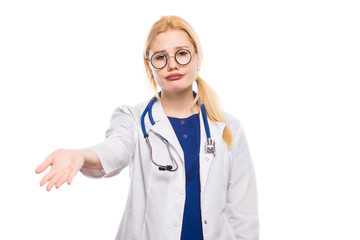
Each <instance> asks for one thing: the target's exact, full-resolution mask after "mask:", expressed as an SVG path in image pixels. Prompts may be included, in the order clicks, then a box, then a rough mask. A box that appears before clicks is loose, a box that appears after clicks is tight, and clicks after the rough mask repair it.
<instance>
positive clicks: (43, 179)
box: [40, 170, 56, 186]
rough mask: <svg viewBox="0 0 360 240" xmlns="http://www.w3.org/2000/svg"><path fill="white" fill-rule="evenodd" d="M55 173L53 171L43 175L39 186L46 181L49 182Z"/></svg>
mask: <svg viewBox="0 0 360 240" xmlns="http://www.w3.org/2000/svg"><path fill="white" fill-rule="evenodd" d="M55 173H56V172H55V171H53V170H50V172H48V173H47V174H45V176H44V177H43V178H42V179H41V181H40V186H43V185H44V184H45V183H46V182H47V181H49V179H51V178H52V177H53V176H54V175H55Z"/></svg>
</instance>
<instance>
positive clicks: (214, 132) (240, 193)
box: [36, 16, 259, 240]
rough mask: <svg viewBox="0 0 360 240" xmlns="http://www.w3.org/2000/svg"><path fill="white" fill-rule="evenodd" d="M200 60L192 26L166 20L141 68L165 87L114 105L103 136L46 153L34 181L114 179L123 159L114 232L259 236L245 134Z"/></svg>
mask: <svg viewBox="0 0 360 240" xmlns="http://www.w3.org/2000/svg"><path fill="white" fill-rule="evenodd" d="M201 59H202V51H201V47H200V42H199V39H198V37H197V35H196V33H195V31H194V30H193V28H192V27H191V26H190V25H189V24H188V23H187V22H186V21H184V20H183V19H181V18H179V17H176V16H169V17H162V18H161V19H160V20H159V21H157V22H156V23H155V24H154V25H153V26H152V28H151V30H150V32H149V34H148V37H147V41H146V44H145V49H144V63H145V68H146V72H147V75H148V77H149V80H150V82H151V85H152V87H153V88H154V90H155V91H157V87H158V86H159V87H160V88H161V92H160V93H158V94H156V96H155V97H154V98H153V99H152V100H151V101H150V102H146V103H141V104H139V105H137V106H135V107H130V106H125V105H123V106H120V107H118V108H117V109H116V110H115V112H114V114H113V116H112V119H111V124H110V128H109V129H108V130H107V132H106V140H105V141H104V142H102V143H99V144H97V145H94V146H92V147H90V148H88V149H80V150H64V149H61V150H57V151H55V152H53V153H51V154H50V155H49V156H48V157H47V158H46V159H45V161H44V162H43V163H42V164H41V165H40V166H39V167H38V168H37V169H36V172H37V173H41V172H43V171H44V170H45V169H46V168H48V167H49V166H51V170H50V171H49V173H47V174H46V175H45V176H44V177H43V179H42V180H41V182H40V185H41V186H42V185H44V184H45V183H46V182H48V185H47V190H48V191H50V190H51V188H52V187H53V186H54V185H55V186H56V188H59V187H60V186H61V185H62V184H63V183H64V182H66V181H67V182H68V184H71V182H72V180H73V178H74V176H75V175H76V173H77V172H78V171H81V172H82V173H83V174H85V175H86V176H90V177H111V176H114V175H116V174H118V173H119V172H120V171H121V170H122V169H123V168H125V167H127V166H129V168H130V172H131V175H130V176H131V182H130V183H131V185H130V190H129V195H128V201H127V205H126V208H125V211H124V215H123V218H122V221H121V224H120V227H119V231H118V234H117V238H116V239H125V240H135V239H136V240H144V239H149V240H152V239H154V240H169V239H170V240H171V239H182V240H185V239H186V240H190V239H196V240H199V239H214V240H219V239H220V240H228V239H246V240H250V239H251V240H255V239H258V234H259V227H258V211H257V193H256V182H255V176H254V169H253V165H252V161H251V158H250V154H249V150H248V146H247V142H246V139H245V136H244V132H243V129H242V127H241V125H240V122H239V121H238V120H237V119H236V118H234V117H232V116H231V115H229V114H226V113H224V112H223V111H222V110H221V108H220V107H219V104H218V101H217V99H216V97H215V96H216V95H215V93H214V91H213V90H212V89H211V88H210V87H209V86H208V85H207V84H206V83H205V81H204V80H203V79H201V78H200V77H199V76H198V72H199V70H200V63H201ZM194 81H195V82H196V84H197V89H198V92H197V93H195V92H194V91H193V83H194Z"/></svg>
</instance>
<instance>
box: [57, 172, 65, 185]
mask: <svg viewBox="0 0 360 240" xmlns="http://www.w3.org/2000/svg"><path fill="white" fill-rule="evenodd" d="M67 177H68V172H65V173H64V174H63V175H62V176H61V177H60V178H59V180H57V182H56V183H55V187H56V188H59V187H61V185H63V184H64V182H66V179H67Z"/></svg>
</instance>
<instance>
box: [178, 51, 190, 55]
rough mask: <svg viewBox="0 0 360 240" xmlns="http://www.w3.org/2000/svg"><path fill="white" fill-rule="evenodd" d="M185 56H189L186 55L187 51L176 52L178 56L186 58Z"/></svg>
mask: <svg viewBox="0 0 360 240" xmlns="http://www.w3.org/2000/svg"><path fill="white" fill-rule="evenodd" d="M187 54H189V53H188V51H185V50H183V51H179V52H178V55H179V56H186V55H187Z"/></svg>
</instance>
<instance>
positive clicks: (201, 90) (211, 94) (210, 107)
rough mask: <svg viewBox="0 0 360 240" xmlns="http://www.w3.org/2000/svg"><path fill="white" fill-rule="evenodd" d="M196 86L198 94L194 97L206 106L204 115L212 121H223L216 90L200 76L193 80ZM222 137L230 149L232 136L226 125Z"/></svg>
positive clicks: (195, 100)
mask: <svg viewBox="0 0 360 240" xmlns="http://www.w3.org/2000/svg"><path fill="white" fill-rule="evenodd" d="M195 82H196V84H197V88H198V94H197V95H196V98H195V99H194V103H196V102H197V101H198V100H199V99H200V101H199V102H200V104H204V105H205V108H206V115H207V117H208V118H209V119H210V121H212V122H223V123H226V122H225V117H224V113H223V111H222V106H221V105H220V100H219V97H218V95H217V94H216V92H215V91H214V90H213V89H212V88H211V87H210V86H209V85H208V84H207V83H206V82H205V81H204V80H203V79H202V78H200V77H197V80H196V81H195ZM222 137H223V139H224V141H225V142H226V144H227V148H228V149H230V147H231V146H232V143H233V136H232V133H231V131H230V128H229V127H228V125H226V126H225V129H224V132H223V136H222Z"/></svg>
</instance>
